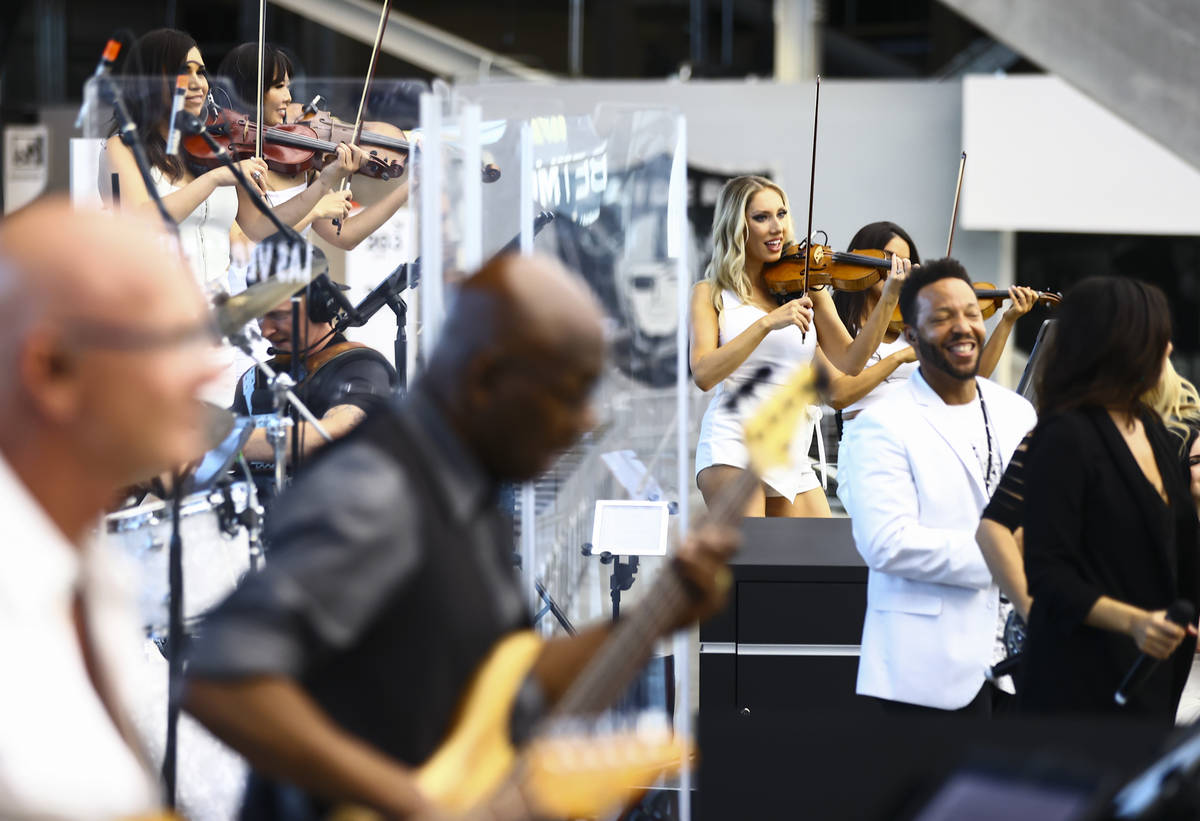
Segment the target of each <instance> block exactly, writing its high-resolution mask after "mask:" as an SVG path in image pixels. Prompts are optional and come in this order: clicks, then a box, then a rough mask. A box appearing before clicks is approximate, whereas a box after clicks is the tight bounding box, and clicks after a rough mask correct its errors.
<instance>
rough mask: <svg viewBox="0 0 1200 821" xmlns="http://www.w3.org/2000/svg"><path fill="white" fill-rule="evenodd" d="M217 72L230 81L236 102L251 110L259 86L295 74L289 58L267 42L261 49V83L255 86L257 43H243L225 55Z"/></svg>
mask: <svg viewBox="0 0 1200 821" xmlns="http://www.w3.org/2000/svg"><path fill="white" fill-rule="evenodd" d="M217 74H218V75H220V77H221V78H222V79H223V80H225V81H226V82H227V83H228V85H229V90H230V92H232V94H233V96H234V98H235V102H234V104H235V105H245V106H247V109H248V110H247V111H246V112H245V113H248V114H250V115H253V114H254V104H255V101H256V100H257V99H258V93H259V91H260V90H262V91H266V90H267V89H268V88H270V87H271V86H273V85H275V84H276V83H278V82H281V81H282V80H283V78H284V77H295V76H296V72H295V69H294V67H293V65H292V59H291V57H289V56H288V54H287V52H285V51H284V50H283V49H281V48H280V47H279V46H275V45H272V44H271V43H267V44H266V45H265V47H264V49H263V87H262V89H258V88H256V87H255V86H257V85H258V43H242V44H241V45H240V46H235V47H234V48H233V50H232V51H230V52H229V53H228V54H227V55H225V59H224V60H222V61H221V65H220V66H219V67H218V68H217Z"/></svg>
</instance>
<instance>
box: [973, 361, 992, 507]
mask: <svg viewBox="0 0 1200 821" xmlns="http://www.w3.org/2000/svg"><path fill="white" fill-rule="evenodd" d="M975 394H976V395H977V396H978V397H979V408H980V409H981V410H982V411H983V434H984V436H985V437H987V472H986V473H984V475H983V486H984V488H985V489H986V490H987V492H988V493H991V492H992V425H991V422H990V421H989V420H988V412H987V402H984V401H983V391H982V390H980V389H979V380H975Z"/></svg>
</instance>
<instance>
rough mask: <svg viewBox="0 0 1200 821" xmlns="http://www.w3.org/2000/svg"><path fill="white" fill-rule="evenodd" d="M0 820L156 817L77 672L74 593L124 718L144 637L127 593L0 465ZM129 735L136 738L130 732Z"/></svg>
mask: <svg viewBox="0 0 1200 821" xmlns="http://www.w3.org/2000/svg"><path fill="white" fill-rule="evenodd" d="M0 518H2V519H3V521H4V535H5V538H4V539H2V540H0V566H2V567H3V572H0V658H2V659H3V660H4V665H5V670H6V671H7V672H6V674H5V675H3V676H0V728H2V729H0V817H3V818H6V819H14V818H35V817H36V818H38V819H60V818H61V819H66V818H69V819H106V821H107V819H113V818H120V817H127V816H135V815H139V814H147V813H151V812H153V811H154V810H155V809H156V808H157V807H158V806H159V793H158V787H157V785H156V783H155V779H154V777H153V776H152V775H151V774H150V773H149V771H148V769H147V768H146V766H145V765H144V764H143V763H142V760H141V758H140V757H139V755H137V754H135V752H134V751H133V750H132V749H131V748H130V746H129V745H128V744H127V743H126V741H125V739H124V737H123V736H122V734H121V732H120V731H119V730H118V729H117V727H116V726H115V725H114V724H113V721H112V719H111V718H110V717H109V714H108V711H107V710H106V709H105V706H104V703H103V702H102V701H101V700H100V697H99V696H98V695H97V693H96V691H95V689H94V688H93V686H92V682H91V679H90V678H89V677H88V673H87V670H86V669H85V667H84V660H83V653H82V650H81V648H80V646H79V641H78V638H77V633H76V630H75V622H74V619H73V618H72V615H71V610H72V603H73V601H74V596H75V591H76V590H77V589H82V591H83V598H84V602H85V606H86V608H87V613H88V623H89V627H90V632H91V634H92V635H91V646H92V648H93V651H94V656H95V657H96V658H97V660H98V662H99V665H100V667H101V668H102V676H103V678H104V680H105V681H106V682H107V683H108V687H109V689H110V690H111V691H112V692H113V698H114V701H115V702H116V704H117V705H118V710H119V711H120V712H121V714H122V715H125V716H127V715H129V711H128V709H127V708H128V706H130V705H133V704H134V703H135V702H136V698H135V697H134V694H133V682H131V681H129V680H128V679H127V678H125V674H126V673H127V672H128V671H130V670H132V669H133V668H134V666H135V665H136V664H137V658H138V656H137V653H138V648H140V646H141V631H140V629H139V625H138V624H137V619H136V617H135V615H134V612H133V609H132V598H131V596H130V595H129V593H130V592H131V591H130V590H129V589H128V585H127V584H126V583H125V581H124V580H123V579H122V578H121V577H120V574H119V573H117V572H116V568H114V567H113V565H112V564H110V561H111V558H110V557H109V556H108V554H107V553H106V552H105V551H103V550H101V549H99V548H95V547H91V548H88V549H84V550H79V549H77V548H75V547H74V546H72V545H71V544H70V542H68V541H67V539H66V537H65V536H63V534H62V533H61V531H59V530H58V528H57V527H56V526H55V525H54V523H53V522H51V521H50V519H49V518H48V517H47V516H46V514H45V513H44V511H43V510H42V508H41V507H40V505H39V504H38V503H37V501H36V500H35V499H34V498H33V497H32V496H31V495H30V493H29V491H28V490H27V489H26V487H25V485H24V484H23V483H22V482H21V480H20V479H19V478H18V477H17V476H16V475H15V474H14V473H13V472H12V469H11V468H10V467H9V465H8V463H7V462H6V461H5V460H4V459H3V458H0ZM130 737H132V736H130Z"/></svg>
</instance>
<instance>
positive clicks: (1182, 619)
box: [1113, 599, 1196, 707]
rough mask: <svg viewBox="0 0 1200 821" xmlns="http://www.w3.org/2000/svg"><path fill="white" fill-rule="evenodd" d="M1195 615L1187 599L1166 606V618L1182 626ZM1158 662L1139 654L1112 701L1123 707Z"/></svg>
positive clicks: (1194, 609) (1193, 607)
mask: <svg viewBox="0 0 1200 821" xmlns="http://www.w3.org/2000/svg"><path fill="white" fill-rule="evenodd" d="M1195 617H1196V608H1195V606H1194V605H1193V604H1192V603H1191V602H1190V601H1188V600H1187V599H1179V600H1178V601H1176V602H1175V603H1174V604H1172V605H1171V606H1170V607H1168V608H1167V620H1168V621H1171V622H1174V623H1175V624H1178V625H1179V626H1180V627H1183V628H1186V627H1187V626H1188V624H1189V623H1190V622H1191V621H1192V619H1194V618H1195ZM1158 662H1159V659H1156V658H1152V657H1150V656H1147V655H1146V654H1145V653H1142V654H1141V655H1139V656H1138V657H1137V659H1136V660H1135V661H1134V662H1133V666H1132V667H1130V668H1129V672H1128V673H1126V674H1125V678H1124V679H1123V680H1122V681H1121V685H1120V686H1119V687H1117V691H1116V692H1115V693H1113V701H1115V702H1116V703H1117V704H1118V705H1119V706H1121V707H1124V706H1125V704H1126V702H1128V701H1129V695H1130V693H1132V692H1134V691H1136V690H1137V689H1138V688H1139V687H1141V686H1142V685H1143V684H1145V683H1146V679H1148V678H1150V675H1151V674H1152V673H1153V672H1154V669H1155V668H1156V667H1158Z"/></svg>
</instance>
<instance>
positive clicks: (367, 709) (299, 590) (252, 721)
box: [185, 256, 737, 818]
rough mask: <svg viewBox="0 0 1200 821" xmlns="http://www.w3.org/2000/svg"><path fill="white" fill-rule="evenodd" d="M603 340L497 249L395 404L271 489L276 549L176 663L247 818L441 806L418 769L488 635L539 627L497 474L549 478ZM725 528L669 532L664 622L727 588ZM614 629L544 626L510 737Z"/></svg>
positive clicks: (569, 281)
mask: <svg viewBox="0 0 1200 821" xmlns="http://www.w3.org/2000/svg"><path fill="white" fill-rule="evenodd" d="M604 354H605V344H604V325H603V315H602V313H601V310H600V308H599V306H598V305H597V303H596V301H595V300H594V299H593V297H592V296H591V294H590V293H589V292H588V291H587V290H586V288H585V287H584V286H583V285H582V284H580V283H579V282H578V281H576V280H575V279H573V278H572V277H570V275H568V274H567V273H566V271H565V270H564V269H563V268H562V267H561V266H560V265H558V264H557V263H556V262H552V261H550V260H548V259H545V258H532V259H531V258H521V257H515V256H502V257H499V258H497V259H495V260H493V261H491V262H489V263H488V264H487V265H486V266H485V267H484V268H483V270H481V271H480V272H479V273H478V274H476V275H475V276H473V277H471V278H470V279H468V280H466V281H465V282H464V283H463V284H462V286H461V290H460V291H459V294H458V297H457V299H456V302H455V305H454V309H453V311H452V312H451V314H450V316H449V317H448V318H447V321H446V324H445V327H444V330H443V333H442V338H441V343H440V344H439V346H438V348H437V349H436V350H435V351H434V353H433V354H432V356H431V359H430V361H429V363H428V367H427V368H426V371H425V373H424V375H423V377H422V378H421V379H420V380H419V381H418V382H417V383H416V384H415V385H414V386H413V388H412V390H411V391H410V393H409V395H408V397H407V398H406V399H405V400H404V401H403V403H393V404H389V405H388V406H387V407H385V408H383V409H380V410H379V411H377V412H374V413H372V414H371V415H369V416H368V417H367V419H366V420H365V421H364V422H363V424H362V425H360V426H359V427H358V428H357V429H356V430H355V431H354V432H353V433H351V434H350V435H349V436H347V437H346V438H344V439H342V440H340V441H339V442H337V443H335V444H334V445H332V446H330V447H328V448H325V449H323V450H322V452H321V453H320V454H318V456H317V457H316V458H315V459H314V461H313V462H312V464H311V465H310V467H309V468H308V470H307V471H306V472H305V474H304V475H302V476H301V477H300V479H299V480H298V481H297V483H296V484H295V485H293V487H292V488H291V489H290V490H289V492H288V493H287V494H286V495H285V496H283V497H281V499H280V500H279V502H278V503H277V505H276V507H275V510H274V511H273V519H272V521H271V522H270V524H269V530H270V533H269V536H270V541H271V544H272V545H273V552H272V555H271V560H270V562H268V564H267V567H266V569H265V571H263V572H262V573H259V574H257V575H255V576H254V577H252V578H249V579H247V580H246V582H245V583H244V584H243V585H242V586H241V587H240V588H239V589H238V590H237V591H236V592H235V593H234V594H233V595H232V596H231V597H230V598H229V599H228V600H227V601H226V602H225V603H224V604H223V605H221V606H220V607H219V608H218V609H217V610H216V611H215V612H214V613H213V614H212V615H211V616H210V618H209V619H208V620H207V621H206V623H205V625H204V628H203V631H202V635H201V636H200V638H199V639H198V640H197V642H196V644H195V646H194V651H193V653H192V656H191V661H190V667H189V670H188V686H187V694H186V697H185V706H186V708H187V709H188V710H189V711H191V712H192V713H193V714H194V715H195V716H196V717H197V718H199V719H200V720H201V721H202V722H204V723H205V724H207V725H208V727H209V728H210V729H212V730H213V731H214V732H215V733H216V734H217V735H219V736H220V737H221V738H223V739H224V740H225V741H226V742H227V743H229V744H230V745H232V746H233V747H235V748H236V749H238V750H239V751H240V752H241V753H242V754H243V755H245V756H246V758H247V759H248V760H249V761H250V763H251V765H252V767H253V768H254V771H255V772H254V775H253V776H252V779H251V783H250V785H249V787H248V790H247V794H246V798H245V803H244V807H243V817H246V818H281V817H287V818H303V817H318V816H320V815H321V814H323V813H325V812H326V811H327V810H328V808H329V807H330V806H333V805H338V804H341V803H343V802H350V803H353V804H356V805H362V806H366V807H370V808H372V809H374V810H376V811H379V812H381V813H383V814H384V815H386V816H387V817H396V818H416V817H422V818H424V817H441V815H440V810H438V809H436V808H434V807H432V806H431V803H430V801H429V799H428V797H427V796H426V795H425V794H424V793H423V792H422V791H421V789H420V787H419V786H418V784H417V781H416V777H415V773H416V770H415V768H416V767H417V766H418V765H420V764H421V763H422V762H424V761H426V760H427V759H428V758H429V757H430V756H431V755H432V754H433V753H434V752H435V750H437V749H438V747H439V745H440V743H441V741H442V740H443V739H444V737H445V736H446V735H447V734H448V733H449V731H450V728H451V725H452V722H453V720H454V719H455V714H456V711H457V708H458V705H459V703H460V700H461V698H462V695H463V693H464V690H465V689H466V688H467V686H468V684H469V683H470V681H471V678H472V675H473V673H474V672H475V670H476V669H477V668H478V667H479V666H480V664H481V662H483V660H484V659H485V657H486V656H487V655H488V653H489V651H490V650H491V649H492V648H493V646H494V645H496V644H497V642H498V641H500V640H501V639H502V638H504V637H505V636H506V635H507V634H510V633H512V632H514V631H518V630H521V629H524V628H527V627H529V625H530V614H529V611H528V609H527V607H526V602H525V601H524V600H523V597H522V594H521V588H520V587H519V585H518V582H517V579H516V578H515V576H514V574H513V572H512V569H511V556H512V550H513V545H512V529H511V523H510V522H509V520H508V519H507V518H506V517H505V516H504V514H502V513H501V512H500V510H499V508H498V506H497V504H496V491H497V488H498V487H499V485H500V483H501V482H504V481H513V482H520V481H524V480H527V479H531V478H533V477H535V476H537V475H539V474H540V473H542V472H543V471H544V470H546V468H547V467H548V466H549V465H550V464H551V461H552V460H553V459H554V457H555V456H556V455H557V454H558V453H559V452H561V451H562V450H563V449H565V448H567V447H568V446H570V445H571V444H572V443H574V442H575V441H576V439H577V438H578V437H579V436H580V435H581V434H582V433H583V432H584V431H586V430H588V429H589V428H590V427H591V426H592V423H593V412H592V408H591V397H592V389H593V386H594V385H595V383H596V381H597V379H598V377H599V376H600V373H601V368H602V365H603V362H604ZM736 541H737V540H736V535H735V534H734V533H733V532H732V531H729V530H724V529H718V528H715V527H713V528H709V529H701V530H699V531H697V534H696V535H694V536H692V537H691V538H689V539H688V540H686V541H684V542H683V544H682V545H681V546H680V548H679V551H678V553H677V559H676V561H675V563H674V565H673V566H674V568H675V571H677V572H679V573H680V574H681V576H682V577H683V578H684V579H685V581H686V582H687V584H688V586H689V588H690V590H691V592H692V594H693V595H692V596H691V599H690V603H689V605H688V607H687V608H686V610H685V611H684V612H683V614H682V615H681V617H680V618H679V619H678V622H677V623H676V624H674V625H671V627H672V628H679V627H682V626H684V625H685V624H687V623H690V622H692V621H695V620H696V619H699V618H701V617H703V616H705V615H707V614H711V613H713V612H715V610H716V609H717V608H718V607H719V606H720V605H721V603H722V601H723V598H724V593H725V588H726V587H727V586H728V573H727V571H726V570H725V567H724V564H725V561H726V560H727V559H728V558H729V556H730V555H731V554H732V552H733V550H734V549H735V547H736ZM610 630H611V627H610V625H607V624H605V625H598V626H595V627H592V628H590V629H585V630H582V631H580V633H579V634H578V635H575V636H572V637H564V638H555V639H551V640H548V641H546V642H545V644H544V645H543V646H542V648H541V651H540V653H539V654H538V656H537V658H536V661H535V662H534V664H533V666H532V670H531V674H530V675H529V676H528V677H527V678H526V679H525V681H524V684H523V685H522V687H521V690H520V693H519V695H518V697H517V699H516V702H515V707H514V709H513V711H512V714H511V716H510V718H509V726H510V727H511V728H512V730H513V731H514V734H515V735H517V736H519V735H520V734H521V732H522V731H523V730H527V729H528V728H529V727H530V725H531V723H532V721H533V719H534V717H536V716H538V715H539V714H540V713H541V712H543V709H544V708H545V707H546V706H547V705H549V704H552V703H553V702H554V701H555V700H556V699H557V698H558V697H560V696H561V695H562V694H563V693H564V692H565V690H566V689H567V687H568V685H570V683H571V682H572V680H573V679H574V678H575V676H576V675H577V674H578V673H579V671H580V670H581V669H582V668H583V667H584V665H585V664H586V662H587V661H588V659H589V658H590V657H591V656H592V655H593V654H594V653H595V652H596V651H597V650H598V649H599V648H600V647H601V645H602V644H603V643H604V641H605V639H606V637H607V636H608V634H609V632H610ZM464 777H466V774H465V773H464Z"/></svg>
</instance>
